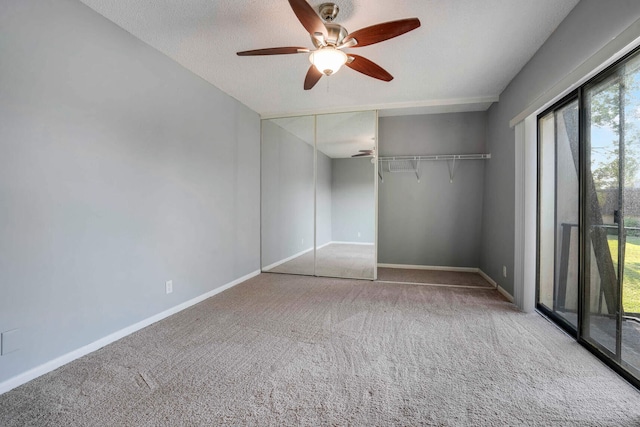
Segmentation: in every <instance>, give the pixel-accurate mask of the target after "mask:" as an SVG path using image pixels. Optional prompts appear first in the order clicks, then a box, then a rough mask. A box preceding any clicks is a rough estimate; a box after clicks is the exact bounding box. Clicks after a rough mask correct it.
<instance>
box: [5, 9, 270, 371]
mask: <svg viewBox="0 0 640 427" xmlns="http://www.w3.org/2000/svg"><path fill="white" fill-rule="evenodd" d="M0 58H2V60H1V61H0V92H1V94H0V118H1V119H0V120H1V122H2V126H0V153H1V154H0V236H2V237H1V238H0V287H1V292H0V294H1V296H0V331H7V330H10V329H14V328H18V329H19V335H20V338H21V341H22V349H21V350H19V351H17V352H14V353H11V354H8V355H5V356H2V357H0V382H1V381H4V380H7V379H8V378H11V377H12V376H14V375H16V374H19V373H22V372H24V371H27V370H28V369H31V368H33V367H35V366H38V365H40V364H42V363H44V362H47V361H49V360H52V359H54V358H56V357H58V356H61V355H63V354H65V353H67V352H70V351H72V350H75V349H77V348H79V347H81V346H84V345H86V344H89V343H91V342H93V341H95V340H97V339H100V338H102V337H104V336H106V335H108V334H110V333H113V332H115V331H118V330H120V329H122V328H124V327H127V326H130V325H132V324H134V323H136V322H138V321H141V320H143V319H146V318H148V317H150V316H152V315H155V314H157V313H160V312H162V311H164V310H166V309H168V308H171V307H173V306H176V305H178V304H180V303H182V302H184V301H187V300H189V299H192V298H194V297H197V296H199V295H202V294H204V293H206V292H208V291H210V290H213V289H215V288H217V287H220V286H222V285H224V284H226V283H228V282H230V281H233V280H235V279H237V278H239V277H242V276H244V275H246V274H248V273H251V272H254V271H256V270H257V269H259V267H260V266H259V259H260V258H259V256H260V254H259V248H260V246H259V245H260V244H259V237H260V236H259V226H260V224H259V200H260V193H259V188H260V186H259V182H260V181H259V180H260V176H259V170H260V159H259V148H260V147H259V141H260V121H259V117H258V115H257V114H256V113H255V112H253V111H251V110H249V109H248V108H246V107H245V106H243V105H241V104H239V103H238V102H237V101H235V100H234V99H232V98H231V97H229V96H227V95H226V94H224V93H222V92H221V91H220V90H218V89H216V88H215V87H213V86H211V85H210V84H208V83H206V82H204V81H203V80H201V79H200V78H198V77H196V76H195V75H193V74H191V73H190V72H188V71H187V70H185V69H184V68H182V67H181V66H179V65H178V64H176V63H175V62H173V61H171V60H170V59H169V58H167V57H165V56H163V55H162V54H160V53H159V52H157V51H155V50H153V49H151V48H150V47H149V46H147V45H145V44H144V43H142V42H140V41H139V40H137V39H135V38H134V37H133V36H131V35H130V34H129V33H127V32H126V31H124V30H122V29H121V28H119V27H117V26H116V25H115V24H113V23H111V22H109V21H107V20H106V19H105V18H103V17H101V16H100V15H98V14H97V13H96V12H94V11H92V10H91V9H89V8H88V7H86V6H84V5H82V4H81V3H79V2H77V1H73V0H69V1H66V0H57V1H44V0H20V1H3V2H0ZM169 279H172V280H173V286H174V290H173V293H172V294H170V295H166V294H165V281H166V280H169Z"/></svg>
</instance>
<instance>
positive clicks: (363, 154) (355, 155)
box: [351, 153, 371, 157]
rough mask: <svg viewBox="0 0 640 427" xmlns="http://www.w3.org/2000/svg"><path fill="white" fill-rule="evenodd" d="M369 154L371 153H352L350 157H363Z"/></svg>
mask: <svg viewBox="0 0 640 427" xmlns="http://www.w3.org/2000/svg"><path fill="white" fill-rule="evenodd" d="M370 155H371V153H362V154H354V155H353V156H351V157H365V156H370Z"/></svg>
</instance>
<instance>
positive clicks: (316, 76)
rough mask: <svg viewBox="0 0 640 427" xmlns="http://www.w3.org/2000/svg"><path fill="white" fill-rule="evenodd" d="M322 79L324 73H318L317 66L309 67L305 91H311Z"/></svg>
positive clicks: (305, 80) (305, 79)
mask: <svg viewBox="0 0 640 427" xmlns="http://www.w3.org/2000/svg"><path fill="white" fill-rule="evenodd" d="M320 77H322V73H321V72H320V71H318V69H317V68H316V66H315V65H311V67H309V71H307V76H306V77H305V78H304V90H309V89H311V88H312V87H314V86H315V85H316V83H318V80H320Z"/></svg>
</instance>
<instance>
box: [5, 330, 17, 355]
mask: <svg viewBox="0 0 640 427" xmlns="http://www.w3.org/2000/svg"><path fill="white" fill-rule="evenodd" d="M21 338H22V337H21V334H20V330H19V329H11V330H10V331H5V332H3V333H1V334H0V356H6V355H7V354H9V353H13V352H14V351H18V350H20V347H22V342H21Z"/></svg>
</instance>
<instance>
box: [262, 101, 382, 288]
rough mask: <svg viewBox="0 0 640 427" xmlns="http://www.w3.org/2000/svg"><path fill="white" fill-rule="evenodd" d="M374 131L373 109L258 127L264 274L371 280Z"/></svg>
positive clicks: (274, 121)
mask: <svg viewBox="0 0 640 427" xmlns="http://www.w3.org/2000/svg"><path fill="white" fill-rule="evenodd" d="M376 132H377V115H376V112H375V111H365V112H354V113H340V114H325V115H317V116H303V117H292V118H280V119H268V120H263V121H262V215H261V216H262V271H265V272H274V273H289V274H305V275H316V276H327V277H344V278H356V279H369V280H374V279H375V276H376V268H375V266H376V197H377V196H376V192H377V179H376V177H377V162H376V157H375V156H376V153H375V151H376V146H377V144H376ZM354 156H355V157H354Z"/></svg>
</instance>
